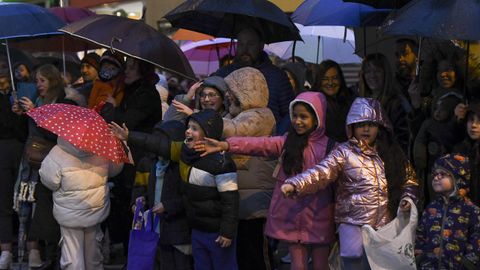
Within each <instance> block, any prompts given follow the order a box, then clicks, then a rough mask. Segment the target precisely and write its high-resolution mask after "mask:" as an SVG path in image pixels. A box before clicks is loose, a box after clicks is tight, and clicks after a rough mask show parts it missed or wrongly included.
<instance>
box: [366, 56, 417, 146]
mask: <svg viewBox="0 0 480 270" xmlns="http://www.w3.org/2000/svg"><path fill="white" fill-rule="evenodd" d="M360 72H361V76H360V89H359V95H360V96H361V97H369V98H373V99H376V100H378V101H379V102H380V104H381V105H382V108H383V110H384V111H385V112H386V114H387V117H388V118H389V120H390V122H391V123H392V126H393V131H394V136H395V138H396V140H397V141H398V143H399V144H400V146H401V147H402V149H403V151H404V152H405V153H409V149H408V148H409V140H410V138H409V137H410V133H409V129H408V123H407V114H408V113H409V112H410V111H411V107H410V103H409V102H408V100H407V99H406V98H405V97H403V96H402V95H399V93H398V92H397V91H396V90H395V88H394V87H393V72H392V68H391V67H390V63H389V62H388V59H387V57H385V55H383V54H380V53H375V54H369V55H367V57H365V59H364V60H363V62H362V68H361V71H360Z"/></svg>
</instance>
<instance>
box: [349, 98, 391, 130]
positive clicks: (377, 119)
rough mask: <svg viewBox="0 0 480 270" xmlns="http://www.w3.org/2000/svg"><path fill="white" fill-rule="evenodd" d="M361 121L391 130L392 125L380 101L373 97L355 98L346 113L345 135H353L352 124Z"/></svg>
mask: <svg viewBox="0 0 480 270" xmlns="http://www.w3.org/2000/svg"><path fill="white" fill-rule="evenodd" d="M361 122H374V123H377V124H379V125H380V126H383V127H384V128H386V129H388V130H390V131H391V130H392V125H391V124H390V121H389V120H388V117H387V115H386V114H385V112H384V111H383V109H382V105H381V104H380V102H379V101H378V100H376V99H373V98H363V97H358V98H356V99H355V100H354V101H353V103H352V106H351V107H350V111H349V112H348V115H347V121H346V126H347V136H348V138H351V137H352V136H353V130H352V124H355V123H361Z"/></svg>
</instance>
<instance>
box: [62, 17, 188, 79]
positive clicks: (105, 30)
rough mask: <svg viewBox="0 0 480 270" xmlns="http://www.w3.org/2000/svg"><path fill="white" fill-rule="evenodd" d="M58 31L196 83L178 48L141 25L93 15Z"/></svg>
mask: <svg viewBox="0 0 480 270" xmlns="http://www.w3.org/2000/svg"><path fill="white" fill-rule="evenodd" d="M60 31H62V32H65V33H67V34H69V35H72V36H74V37H77V38H79V39H81V40H87V41H89V42H92V43H95V44H98V45H100V46H103V47H106V48H110V49H112V50H115V51H119V52H120V53H123V54H125V55H127V56H130V57H133V58H136V59H140V60H143V61H146V62H148V63H151V64H154V65H156V66H158V67H160V68H162V69H164V70H166V71H168V72H171V73H175V74H178V75H181V76H183V77H186V78H190V79H195V75H194V73H193V70H192V67H191V66H190V64H189V63H188V60H187V58H186V57H185V55H183V53H182V51H181V50H180V48H179V47H178V46H177V44H175V42H174V41H173V40H171V39H170V38H168V37H167V36H165V35H163V34H162V33H160V32H158V31H157V30H155V29H154V28H152V27H151V26H149V25H147V24H146V23H144V22H143V21H138V20H132V19H128V18H123V17H117V16H112V15H96V16H90V17H87V18H84V19H82V20H80V21H77V22H74V23H72V24H69V25H67V26H65V27H64V28H62V29H60Z"/></svg>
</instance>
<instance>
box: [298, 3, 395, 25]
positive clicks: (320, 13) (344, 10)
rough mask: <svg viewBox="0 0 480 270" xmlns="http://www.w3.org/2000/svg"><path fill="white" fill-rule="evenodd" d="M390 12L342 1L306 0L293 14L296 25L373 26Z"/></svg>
mask: <svg viewBox="0 0 480 270" xmlns="http://www.w3.org/2000/svg"><path fill="white" fill-rule="evenodd" d="M389 12H390V10H387V9H375V8H373V7H371V6H367V5H363V4H358V3H345V2H343V1H342V0H306V1H304V2H303V3H302V4H301V5H300V6H299V7H298V8H297V9H296V10H295V12H294V13H293V14H292V20H293V21H294V22H296V23H299V24H302V25H305V26H312V25H338V26H373V25H375V23H377V22H378V21H379V20H381V19H378V17H380V18H382V17H383V18H384V16H387V14H388V13H389Z"/></svg>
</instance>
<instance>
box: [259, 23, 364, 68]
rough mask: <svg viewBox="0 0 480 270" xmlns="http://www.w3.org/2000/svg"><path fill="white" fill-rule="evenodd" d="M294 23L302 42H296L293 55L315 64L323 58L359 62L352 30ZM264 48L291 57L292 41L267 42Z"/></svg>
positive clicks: (341, 61)
mask: <svg viewBox="0 0 480 270" xmlns="http://www.w3.org/2000/svg"><path fill="white" fill-rule="evenodd" d="M296 25H297V27H298V28H299V29H300V35H301V36H302V39H303V42H297V43H296V45H295V56H299V57H301V58H303V60H305V61H307V62H309V63H317V64H318V63H320V62H321V61H323V60H325V59H331V60H334V61H336V62H337V63H340V64H345V63H360V62H361V59H360V58H359V57H358V56H357V55H355V54H354V52H355V37H354V33H353V31H352V30H349V29H345V27H342V26H302V25H300V24H296ZM345 31H346V33H345ZM344 36H345V41H344V40H343V38H344ZM265 50H266V51H267V52H271V53H273V54H275V55H277V56H279V57H280V58H282V59H288V58H290V57H292V50H293V42H292V41H285V42H279V43H274V44H269V45H267V46H265Z"/></svg>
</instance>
